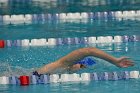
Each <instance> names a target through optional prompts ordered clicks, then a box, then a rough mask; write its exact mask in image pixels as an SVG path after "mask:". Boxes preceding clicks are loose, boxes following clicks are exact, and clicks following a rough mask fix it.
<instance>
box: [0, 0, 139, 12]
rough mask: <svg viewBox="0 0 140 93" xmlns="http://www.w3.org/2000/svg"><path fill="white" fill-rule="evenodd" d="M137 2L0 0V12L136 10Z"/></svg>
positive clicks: (136, 0) (123, 0) (129, 0)
mask: <svg viewBox="0 0 140 93" xmlns="http://www.w3.org/2000/svg"><path fill="white" fill-rule="evenodd" d="M139 4H140V1H139V0H28V1H26V0H0V14H25V13H30V14H31V13H48V12H49V13H56V12H57V13H60V12H78V11H79V12H85V11H86V12H87V11H106V10H110V11H111V10H115V11H116V10H132V9H133V10H137V9H139V8H140V6H139ZM116 6H119V7H116Z"/></svg>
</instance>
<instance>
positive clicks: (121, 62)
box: [60, 47, 134, 67]
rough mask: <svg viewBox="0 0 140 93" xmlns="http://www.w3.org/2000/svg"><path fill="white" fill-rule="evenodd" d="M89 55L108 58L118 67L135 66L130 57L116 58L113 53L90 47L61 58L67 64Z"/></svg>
mask: <svg viewBox="0 0 140 93" xmlns="http://www.w3.org/2000/svg"><path fill="white" fill-rule="evenodd" d="M87 56H94V57H97V58H100V59H103V60H106V61H108V62H110V63H112V64H114V65H116V66H118V67H128V66H133V65H134V64H133V62H132V61H131V60H129V59H128V57H120V58H116V57H114V56H112V55H109V54H107V53H105V52H104V51H102V50H100V49H97V48H93V47H89V48H81V49H78V50H75V51H73V52H71V53H70V54H68V55H66V56H65V57H63V58H61V59H60V60H61V62H64V64H66V65H70V66H71V65H73V64H74V63H75V62H78V61H79V60H81V59H83V58H85V57H87Z"/></svg>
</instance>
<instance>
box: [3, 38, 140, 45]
mask: <svg viewBox="0 0 140 93" xmlns="http://www.w3.org/2000/svg"><path fill="white" fill-rule="evenodd" d="M137 41H140V36H137V35H132V36H126V35H125V36H99V37H92V36H91V37H81V38H78V37H73V38H70V37H68V38H48V39H45V38H41V39H31V40H29V39H23V40H5V46H7V47H12V46H17V47H18V46H56V45H71V44H111V43H127V42H137Z"/></svg>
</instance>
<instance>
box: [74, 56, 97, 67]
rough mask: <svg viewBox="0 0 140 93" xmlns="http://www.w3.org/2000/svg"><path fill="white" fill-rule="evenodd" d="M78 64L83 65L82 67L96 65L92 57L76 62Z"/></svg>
mask: <svg viewBox="0 0 140 93" xmlns="http://www.w3.org/2000/svg"><path fill="white" fill-rule="evenodd" d="M76 64H82V65H86V66H92V65H94V64H96V62H95V60H94V59H93V58H91V57H86V58H84V59H83V60H81V61H78V62H76Z"/></svg>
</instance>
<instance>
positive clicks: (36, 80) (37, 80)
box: [0, 71, 140, 86]
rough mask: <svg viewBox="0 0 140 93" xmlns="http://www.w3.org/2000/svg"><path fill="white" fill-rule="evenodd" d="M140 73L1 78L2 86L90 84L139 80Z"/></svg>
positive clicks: (96, 73) (121, 72)
mask: <svg viewBox="0 0 140 93" xmlns="http://www.w3.org/2000/svg"><path fill="white" fill-rule="evenodd" d="M139 78H140V72H139V71H120V72H115V71H114V72H93V73H81V74H77V73H73V74H51V75H45V74H44V75H41V76H40V77H38V76H36V75H31V76H26V75H23V76H11V77H7V76H1V77H0V84H12V85H15V84H16V85H21V86H28V85H31V84H32V85H34V84H48V83H63V82H90V81H107V80H108V81H110V80H111V81H116V80H129V79H139Z"/></svg>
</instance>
